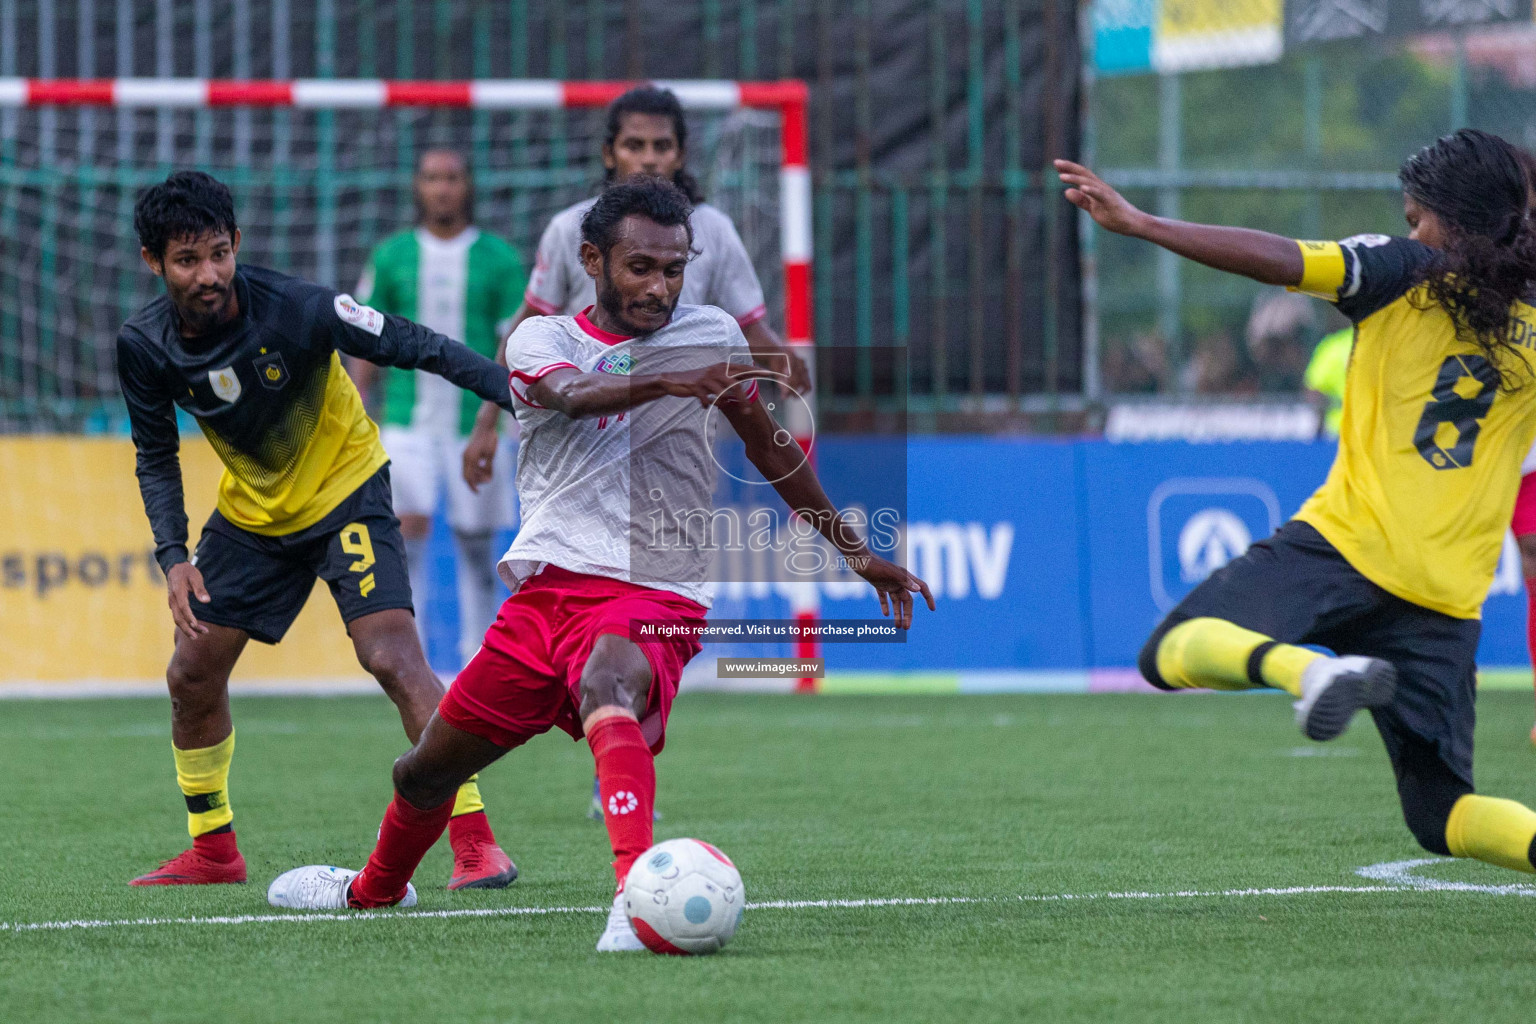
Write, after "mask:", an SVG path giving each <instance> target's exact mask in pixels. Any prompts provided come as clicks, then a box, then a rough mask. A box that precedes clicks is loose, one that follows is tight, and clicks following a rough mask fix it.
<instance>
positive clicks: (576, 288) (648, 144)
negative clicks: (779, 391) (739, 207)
mask: <svg viewBox="0 0 1536 1024" xmlns="http://www.w3.org/2000/svg"><path fill="white" fill-rule="evenodd" d="M607 116H608V123H607V138H606V139H605V141H604V142H603V151H602V157H603V167H604V171H605V179H604V184H605V185H611V184H612V183H613V182H616V181H624V180H626V179H628V178H632V177H634V176H636V175H644V176H659V177H662V178H666V179H668V180H670V181H671V182H672V183H673V184H674V185H676V186H677V187H678V188H680V189H682V191H683V192H684V193H685V194H686V195H687V196H688V199H689V201H690V202H692V203H693V213H692V215H691V217H690V219H689V227H690V228H691V230H692V231H693V252H694V256H693V260H692V262H690V263H689V264H688V279H687V282H686V283H685V284H684V286H683V293H682V298H681V300H680V301H681V302H682V303H683V304H684V305H695V306H703V305H709V306H718V307H720V308H721V309H723V310H725V311H726V312H727V313H729V314H731V316H733V317H735V318H736V322H737V323H738V324H739V325H740V326H741V329H742V333H743V334H744V335H745V337H746V340H747V345H748V347H749V348H750V349H751V350H752V354H753V356H754V357H755V358H757V359H758V360H759V362H761V363H763V365H766V366H769V367H771V368H775V369H779V370H783V369H784V368H785V367H786V366H787V367H788V371H789V380H788V384H789V387H790V388H791V389H792V390H794V391H795V392H797V393H799V394H805V393H806V392H808V391H809V390H810V387H811V380H810V371H809V370H808V369H807V368H806V365H805V362H804V361H803V360H802V359H801V358H800V357H799V356H798V355H796V354H795V353H794V351H793V350H792V349H791V348H790V347H789V346H787V345H784V344H783V343H782V342H780V340H779V338H778V337H777V336H776V335H775V334H774V332H773V329H772V328H771V327H769V325H768V321H767V318H766V314H767V307H766V306H765V305H764V302H763V286H762V284H761V283H759V281H758V279H757V271H756V270H755V269H754V268H753V266H752V259H751V257H750V256H748V255H747V249H746V246H745V245H743V244H742V241H741V236H740V235H739V234H738V233H737V231H736V227H735V225H734V224H732V223H731V219H730V218H729V217H727V216H726V215H725V214H724V213H722V212H721V211H720V210H718V209H716V208H715V207H713V206H710V205H709V204H708V203H706V202H704V200H703V194H702V193H701V192H700V190H699V185H698V182H697V181H696V180H695V179H694V177H693V175H691V174H689V173H688V168H687V162H688V122H687V119H686V118H685V117H684V116H683V107H682V104H681V103H679V102H678V99H677V96H676V95H674V94H673V93H672V91H671V90H669V89H661V88H657V87H656V86H653V85H643V86H637V87H636V88H634V89H631V90H629V91H628V92H626V93H625V94H624V95H622V96H620V97H619V98H618V99H616V100H614V101H613V102H612V103H611V104H609V106H608V115H607ZM594 202H596V199H584V200H582V201H581V202H579V203H576V204H574V205H572V206H569V207H567V208H565V209H564V210H562V211H560V212H559V213H557V214H555V216H554V217H552V218H551V219H550V222H549V225H548V226H547V227H546V228H545V229H544V234H543V235H542V236H541V237H540V238H539V249H538V254H537V256H536V257H535V259H534V267H533V272H532V273H531V274H530V275H529V276H528V290H527V293H526V294H525V295H524V297H523V303H522V305H521V306H519V307H518V309H517V311H516V313H515V314H514V315H513V317H512V325H511V330H516V329H517V328H518V327H519V326H520V325H521V324H522V323H523V322H524V321H526V320H528V319H529V318H531V317H537V316H556V315H565V316H575V315H576V314H577V313H580V312H581V311H582V310H584V309H586V308H587V307H588V306H590V305H592V304H593V302H594V301H595V299H596V291H595V289H594V287H593V283H592V279H591V278H590V277H588V276H587V273H586V271H585V270H584V269H583V266H582V262H581V254H580V251H581V219H582V217H584V216H585V215H586V212H587V211H588V210H589V209H591V208H592V204H593V203H594ZM510 333H511V331H510V330H509V331H508V334H509V335H510ZM499 415H500V411H499V410H498V409H496V407H495V406H493V405H490V404H489V403H487V404H485V405H482V406H481V409H480V419H479V421H478V422H477V423H476V426H475V432H474V434H473V435H471V437H470V441H469V444H468V446H467V447H466V449H465V452H464V478H465V480H466V481H468V482H469V484H470V485H471V486H472V487H477V486H479V484H480V483H481V481H482V480H488V479H490V477H491V467H492V464H493V462H494V460H495V457H496V443H495V436H496V435H495V433H494V431H493V429H492V428H493V427H494V425H495V424H496V422H497V421H498V418H499Z"/></svg>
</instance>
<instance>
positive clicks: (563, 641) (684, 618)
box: [268, 179, 933, 951]
mask: <svg viewBox="0 0 1536 1024" xmlns="http://www.w3.org/2000/svg"><path fill="white" fill-rule="evenodd" d="M688 210H689V204H688V200H687V197H686V196H685V195H684V194H683V193H682V192H681V191H679V190H678V189H677V188H675V187H674V186H672V185H671V184H668V183H667V182H665V181H663V180H660V179H651V180H648V181H647V180H639V181H635V182H629V183H623V184H620V185H615V186H614V187H612V188H610V189H608V190H607V191H606V192H604V193H603V195H602V196H601V197H600V198H599V199H598V201H597V203H596V204H595V205H594V206H593V207H592V210H591V211H590V212H589V213H588V214H587V217H586V219H585V220H584V221H583V223H582V237H583V242H582V247H581V253H582V262H583V265H584V266H585V267H586V272H587V273H588V274H589V275H591V276H592V277H593V278H594V279H595V280H596V281H597V303H596V305H595V306H594V307H593V308H592V309H590V310H587V311H586V312H585V313H583V314H579V315H577V316H575V317H549V318H541V319H537V320H532V321H529V322H527V323H525V324H523V325H522V327H520V328H519V329H518V330H517V332H516V333H514V334H513V336H512V339H511V341H510V343H509V345H508V348H507V356H508V362H509V363H510V365H511V373H512V379H513V394H514V397H515V401H514V406H515V407H516V410H517V417H518V421H519V422H520V423H521V424H522V427H523V440H522V450H521V453H520V455H519V459H518V490H519V492H520V494H521V496H522V499H523V528H522V531H521V532H520V533H519V535H518V537H517V540H516V541H514V542H513V544H512V547H511V548H510V549H509V550H508V551H507V553H506V555H505V556H504V557H503V559H502V562H501V566H500V568H501V572H502V578H503V579H505V580H506V581H507V584H508V585H509V586H511V587H512V588H513V589H514V593H513V595H512V596H511V597H510V598H508V599H507V601H506V602H505V603H504V604H503V605H502V608H501V614H500V616H499V617H498V619H497V621H496V625H494V626H492V627H491V629H490V630H488V631H487V632H486V635H485V641H484V644H483V645H482V647H481V648H480V651H479V653H478V654H476V655H475V658H474V660H473V661H471V662H470V663H469V666H468V667H467V668H465V669H464V671H463V672H461V673H460V674H459V677H458V679H456V680H455V681H454V684H453V686H452V687H451V688H450V689H449V691H448V693H447V695H446V696H445V697H444V698H443V701H442V703H440V704H439V705H438V709H437V713H436V714H435V715H434V716H433V717H432V720H431V721H430V722H429V723H428V725H427V728H426V731H425V732H424V733H423V734H422V738H421V740H420V742H418V743H417V744H416V746H415V747H414V748H412V750H411V751H410V752H408V753H407V754H405V755H404V756H403V757H401V758H400V759H399V760H398V761H396V762H395V769H394V782H395V798H394V802H393V803H392V804H391V805H390V808H389V811H388V813H387V814H386V815H385V818H384V825H383V827H382V828H381V829H380V832H379V841H378V845H377V846H376V847H375V848H374V852H373V856H372V857H371V858H370V859H369V861H368V865H367V867H365V868H364V869H363V870H362V871H361V872H357V873H354V872H351V871H346V870H342V869H339V868H332V867H321V866H311V867H307V868H296V869H294V870H293V871H290V872H288V873H286V874H284V875H282V876H281V877H279V878H278V879H277V880H276V881H275V882H273V883H272V887H271V889H270V890H269V893H268V898H269V899H270V900H271V901H272V902H273V903H274V904H276V905H277V906H285V907H298V908H304V909H336V908H343V907H349V906H350V907H360V908H361V907H381V906H392V905H395V904H398V903H401V902H403V901H408V900H409V899H410V898H411V897H412V896H413V891H412V890H411V888H410V885H409V882H410V878H411V875H412V873H413V872H414V871H415V869H416V866H417V865H418V864H419V863H420V861H421V858H422V857H423V856H424V855H425V853H426V851H427V850H428V849H429V848H430V847H431V846H432V844H433V843H434V842H435V841H436V840H437V837H438V836H439V835H441V834H442V830H443V828H444V827H445V824H446V822H447V820H448V811H449V809H450V808H451V805H452V796H453V792H454V788H455V787H456V786H457V784H458V782H459V781H462V780H463V779H465V778H468V777H469V776H470V775H471V774H473V773H475V772H477V771H479V770H480V769H482V768H484V767H486V766H487V765H489V764H491V763H492V762H493V761H495V760H496V759H497V758H499V757H501V756H502V755H503V754H505V753H506V752H507V751H508V750H510V749H512V748H513V747H516V746H519V745H521V744H522V743H524V742H526V741H527V740H528V739H530V738H531V737H533V736H536V735H538V734H539V733H543V732H547V731H548V730H549V729H550V728H552V727H553V726H557V725H558V726H560V727H561V728H562V729H564V730H565V731H566V732H568V733H570V734H571V736H572V737H574V738H578V739H579V738H582V737H585V738H586V740H587V742H588V744H589V745H590V746H591V748H592V754H593V759H594V761H595V762H596V766H597V776H598V780H599V785H600V787H601V793H602V802H603V812H604V821H605V824H606V825H607V828H608V837H609V841H610V844H611V846H612V848H613V854H614V862H613V867H614V872H615V875H616V877H617V880H618V887H619V894H618V895H616V896H615V898H614V902H613V909H612V911H611V912H610V914H609V917H608V924H607V927H606V929H605V930H604V932H603V935H602V938H601V939H600V940H599V941H598V946H597V948H598V950H600V951H610V950H638V949H641V948H642V944H641V942H640V939H639V937H638V936H637V935H636V934H635V931H634V930H633V928H632V927H631V924H630V921H629V917H628V915H627V914H626V913H625V911H624V906H623V901H622V894H623V885H624V878H625V876H626V874H628V871H629V868H630V865H631V864H632V863H633V862H634V860H635V858H636V857H638V856H639V855H640V854H641V853H643V852H644V851H645V850H646V849H648V848H649V847H650V846H651V840H652V828H651V808H652V807H653V805H654V800H655V791H656V773H655V763H654V756H655V754H656V753H658V752H659V751H660V750H661V748H662V745H663V743H664V742H665V730H666V724H667V716H668V713H669V711H670V710H671V706H672V700H673V697H674V695H675V694H676V692H677V683H678V680H679V678H680V677H681V675H682V670H683V666H684V665H685V664H686V663H687V662H688V660H689V659H690V658H692V657H693V656H694V655H695V654H697V653H698V652H699V650H700V647H699V644H698V642H697V639H696V636H697V633H696V630H697V629H698V628H700V627H702V625H703V620H704V614H705V610H706V606H707V605H708V603H709V601H710V587H709V583H708V580H709V573H710V554H711V550H710V549H711V548H712V547H713V546H714V545H712V544H711V543H710V539H709V538H708V537H707V536H704V537H700V536H698V534H696V533H694V532H692V530H691V528H690V527H689V525H688V524H689V523H698V522H700V521H702V522H703V523H710V522H713V519H712V516H713V511H714V510H713V494H714V479H715V477H714V462H713V459H712V456H711V448H710V436H709V435H710V433H711V432H712V431H713V430H715V429H718V427H719V426H720V425H721V424H729V425H730V427H731V428H732V429H734V430H735V432H736V433H737V435H738V436H740V437H741V439H742V441H743V443H744V444H745V447H746V454H747V458H748V459H749V460H750V461H751V462H752V464H753V465H754V466H755V467H756V468H757V469H758V471H759V472H761V473H762V475H763V477H764V479H765V480H767V481H770V482H772V484H773V487H774V489H775V490H776V491H778V493H779V495H780V497H782V498H783V499H784V501H785V503H786V504H787V505H788V506H789V507H790V508H791V509H794V510H795V512H796V514H797V516H798V521H802V522H806V523H811V524H814V525H815V527H816V529H817V530H818V531H819V532H820V533H821V535H822V536H823V537H824V538H826V540H827V541H828V542H830V543H831V544H832V545H833V546H834V547H835V548H836V549H837V550H838V551H839V552H840V554H841V555H842V557H843V558H844V559H846V561H847V564H848V566H849V567H850V568H851V569H853V570H854V571H855V572H857V573H858V574H859V575H860V576H862V577H863V578H864V579H865V580H867V581H868V582H869V583H870V584H871V585H873V586H874V588H875V590H876V592H877V593H878V594H879V597H880V606H881V610H882V611H886V612H888V613H889V614H891V615H893V616H894V618H895V621H896V625H897V626H899V627H900V628H903V629H905V628H908V627H909V626H910V625H911V621H912V604H913V598H912V595H913V594H922V595H923V597H924V599H925V600H926V601H927V604H928V606H929V607H930V608H932V607H933V598H932V596H931V595H930V594H929V592H928V587H927V584H925V583H924V582H923V581H922V580H920V579H918V578H917V577H916V576H913V575H912V574H911V573H909V572H907V571H906V570H905V569H903V568H901V567H900V566H897V565H894V564H892V563H891V562H888V561H886V560H884V559H882V558H880V557H878V556H876V555H875V554H874V553H872V552H871V551H870V550H869V548H868V547H867V546H866V545H865V543H864V542H863V541H862V540H861V539H860V538H859V537H858V536H857V534H856V533H855V531H854V530H853V529H852V528H851V526H852V524H851V523H850V522H849V521H848V520H847V519H845V518H844V517H843V516H842V514H841V513H839V512H838V511H837V509H836V508H835V507H834V506H833V505H832V503H831V501H830V500H829V499H828V498H827V496H826V493H825V492H824V491H823V490H822V487H821V483H820V481H819V480H817V478H816V473H815V471H814V470H813V469H812V468H811V466H810V464H809V462H808V461H807V460H806V458H805V456H804V454H803V453H802V452H801V450H800V448H799V446H798V445H796V444H795V443H794V441H793V440H792V439H791V438H789V437H788V435H787V434H786V433H785V432H784V431H783V429H782V428H780V427H779V425H778V424H777V423H776V422H775V421H774V418H773V416H772V414H771V413H770V412H769V411H768V409H767V408H766V407H765V405H764V403H762V402H759V401H758V400H757V394H756V387H757V386H756V382H755V380H756V379H757V378H763V377H769V376H771V375H772V374H771V372H770V371H767V370H763V369H761V368H758V367H756V366H754V365H753V364H752V363H751V362H750V358H749V356H748V352H747V346H746V339H745V338H743V337H742V334H741V329H740V327H739V326H738V325H737V324H736V322H735V321H734V320H733V319H732V318H731V317H730V316H729V315H727V314H725V313H723V312H721V311H720V310H718V309H715V308H713V307H708V306H685V305H679V304H678V297H679V293H680V292H681V290H682V288H683V286H684V281H685V274H684V271H685V268H687V266H688V251H689V242H690V234H689V230H688ZM737 360H739V361H737Z"/></svg>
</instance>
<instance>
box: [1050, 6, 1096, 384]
mask: <svg viewBox="0 0 1536 1024" xmlns="http://www.w3.org/2000/svg"><path fill="white" fill-rule="evenodd" d="M1078 34H1079V38H1080V40H1081V42H1082V45H1083V59H1082V62H1081V66H1082V86H1081V88H1082V91H1083V93H1082V97H1081V99H1080V101H1079V102H1080V103H1081V109H1082V141H1081V145H1082V158H1083V161H1084V162H1085V163H1086V164H1087V165H1088V166H1089V167H1092V166H1094V153H1095V149H1096V147H1097V145H1098V137H1097V132H1096V128H1097V124H1096V122H1095V121H1094V117H1093V87H1094V74H1093V58H1092V54H1091V47H1092V39H1093V15H1092V10H1091V8H1090V7H1089V6H1088V5H1087V4H1084V5H1083V6H1082V8H1081V11H1080V13H1079V15H1078ZM1050 173H1051V171H1050V169H1049V168H1047V169H1046V174H1047V175H1049V174H1050ZM1077 237H1078V253H1079V255H1078V260H1079V266H1080V268H1081V274H1082V279H1081V281H1080V282H1079V285H1080V287H1081V289H1082V303H1083V311H1082V317H1081V319H1082V331H1083V395H1084V397H1086V398H1087V399H1088V401H1090V402H1097V401H1099V400H1101V399H1102V398H1103V397H1104V383H1103V379H1102V378H1101V377H1100V375H1099V255H1098V237H1097V234H1096V232H1095V225H1094V223H1093V218H1092V217H1090V216H1088V215H1087V214H1086V213H1079V214H1078V215H1077Z"/></svg>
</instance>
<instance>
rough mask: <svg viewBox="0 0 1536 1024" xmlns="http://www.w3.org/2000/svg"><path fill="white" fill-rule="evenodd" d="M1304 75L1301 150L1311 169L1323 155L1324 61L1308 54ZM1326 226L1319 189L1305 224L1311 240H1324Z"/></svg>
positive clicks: (1311, 198)
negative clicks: (1321, 238)
mask: <svg viewBox="0 0 1536 1024" xmlns="http://www.w3.org/2000/svg"><path fill="white" fill-rule="evenodd" d="M1301 75H1302V89H1301V99H1302V122H1301V125H1302V136H1301V148H1302V152H1303V154H1305V156H1306V158H1307V166H1308V167H1309V168H1310V167H1316V166H1318V163H1317V162H1318V158H1319V157H1321V156H1322V155H1323V62H1322V61H1321V60H1320V59H1318V57H1317V56H1316V55H1315V54H1308V55H1307V57H1306V59H1305V60H1303V61H1302V62H1301ZM1322 225H1323V204H1322V196H1321V195H1320V194H1319V193H1318V192H1317V191H1316V190H1310V191H1308V193H1307V210H1306V220H1305V224H1304V230H1305V232H1306V235H1307V237H1308V238H1320V237H1322V233H1323V226H1322Z"/></svg>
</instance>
